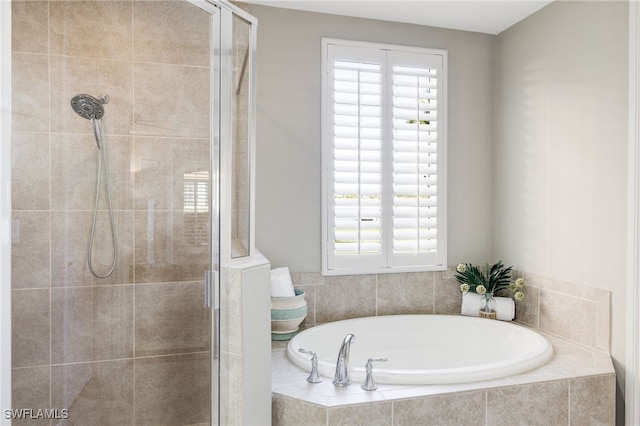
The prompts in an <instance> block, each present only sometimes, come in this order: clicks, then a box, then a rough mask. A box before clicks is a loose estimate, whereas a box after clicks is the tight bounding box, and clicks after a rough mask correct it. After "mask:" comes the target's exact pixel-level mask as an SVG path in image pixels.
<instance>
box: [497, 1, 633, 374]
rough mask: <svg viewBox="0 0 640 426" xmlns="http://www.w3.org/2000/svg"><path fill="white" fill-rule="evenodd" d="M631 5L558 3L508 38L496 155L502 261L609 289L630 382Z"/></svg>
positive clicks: (500, 72) (615, 346)
mask: <svg viewBox="0 0 640 426" xmlns="http://www.w3.org/2000/svg"><path fill="white" fill-rule="evenodd" d="M628 8H629V6H628V3H627V2H624V1H620V2H618V1H609V2H591V1H588V2H564V1H560V2H559V1H556V2H553V3H551V4H550V5H549V6H547V7H545V8H543V9H541V10H540V11H539V12H537V13H536V14H534V15H532V16H531V17H529V18H528V19H526V20H524V21H522V22H520V23H519V24H517V25H515V26H513V27H511V28H510V29H508V30H506V31H504V32H502V33H501V34H499V35H498V48H497V52H498V61H497V67H496V70H497V84H496V88H497V92H496V118H497V121H496V122H497V125H496V144H495V148H494V150H495V153H496V156H495V158H496V164H495V166H496V167H495V180H494V193H495V200H496V203H495V224H494V229H495V233H494V238H495V254H496V255H497V256H498V257H500V256H503V257H505V258H508V259H509V261H510V262H512V263H513V264H514V265H515V266H516V268H517V269H520V270H524V271H528V272H533V273H536V274H540V275H542V276H547V277H553V278H556V279H559V280H565V281H570V282H576V283H581V284H585V285H588V286H592V287H598V288H603V289H606V290H609V291H611V293H612V300H611V305H612V318H611V320H612V330H611V335H612V342H611V347H612V350H611V352H612V356H613V358H614V363H615V364H616V369H617V373H618V380H619V386H622V387H624V385H623V383H624V375H623V372H624V357H625V319H626V315H625V303H626V299H625V291H626V287H625V285H626V282H625V280H626V277H625V268H626V261H625V259H626V212H627V210H626V209H627V200H626V196H627V192H626V188H627V183H626V182H627V97H628V76H627V75H628V74H627V73H628V19H629V18H628V16H629V14H628ZM579 320H580V319H579V318H576V321H579Z"/></svg>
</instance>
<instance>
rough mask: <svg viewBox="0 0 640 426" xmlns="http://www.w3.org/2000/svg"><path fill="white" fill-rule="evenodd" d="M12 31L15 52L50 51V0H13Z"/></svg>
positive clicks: (12, 46) (12, 47)
mask: <svg viewBox="0 0 640 426" xmlns="http://www.w3.org/2000/svg"><path fill="white" fill-rule="evenodd" d="M11 32H12V33H13V34H19V37H12V38H11V50H12V51H13V52H28V53H45V54H46V53H49V2H48V1H13V2H11Z"/></svg>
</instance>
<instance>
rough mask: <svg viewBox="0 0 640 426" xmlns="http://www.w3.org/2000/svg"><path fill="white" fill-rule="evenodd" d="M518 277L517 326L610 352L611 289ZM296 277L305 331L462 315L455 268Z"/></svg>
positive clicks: (527, 276)
mask: <svg viewBox="0 0 640 426" xmlns="http://www.w3.org/2000/svg"><path fill="white" fill-rule="evenodd" d="M519 276H522V277H524V278H525V280H526V288H525V294H526V297H525V299H524V300H523V301H521V302H516V318H515V321H516V322H518V323H521V324H525V325H528V326H531V327H534V328H539V329H540V330H541V331H544V332H546V333H549V334H551V335H554V336H559V337H562V338H566V339H568V340H570V341H572V342H575V343H579V344H581V345H584V346H587V347H590V348H595V349H598V350H603V351H608V350H609V349H610V332H609V330H610V323H609V321H610V320H609V317H610V315H609V312H610V309H611V307H610V293H609V292H608V291H606V290H602V289H598V288H594V287H587V286H583V285H579V284H576V283H569V282H564V281H559V280H554V279H550V278H545V277H541V276H538V275H536V274H530V273H523V272H521V271H515V272H514V277H519ZM291 278H292V281H293V284H294V286H296V287H299V288H301V289H303V290H304V291H305V294H306V300H307V306H308V311H309V312H308V315H307V318H305V321H304V322H303V324H302V326H303V327H312V326H314V325H318V324H323V323H327V322H332V321H338V320H341V319H349V318H358V317H364V316H371V315H397V314H431V313H433V314H440V315H459V314H460V308H461V303H462V297H461V293H460V289H459V284H458V282H457V281H456V279H455V272H454V267H451V268H449V269H448V270H446V271H438V272H419V273H404V274H380V275H357V276H332V277H323V276H322V275H320V274H319V273H315V272H310V273H293V274H292V277H291ZM572 318H580V319H581V320H580V321H574V320H571V319H572Z"/></svg>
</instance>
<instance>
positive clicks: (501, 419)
mask: <svg viewBox="0 0 640 426" xmlns="http://www.w3.org/2000/svg"><path fill="white" fill-rule="evenodd" d="M454 276H455V272H454V269H453V268H449V269H448V270H447V271H443V272H429V273H411V274H390V275H386V274H385V275H377V276H376V275H369V276H360V277H359V278H358V279H357V280H354V279H353V277H322V276H321V275H320V274H319V273H293V274H292V280H293V283H294V285H295V286H296V287H298V288H301V289H303V290H304V291H305V293H306V295H307V297H306V300H307V305H308V308H309V314H308V316H307V318H306V319H305V322H303V328H306V327H312V326H314V325H317V324H322V323H324V322H329V321H334V320H337V319H347V318H357V317H362V316H368V315H388V314H407V313H409V314H411V313H415V314H418V313H435V314H449V315H458V314H459V313H460V306H461V295H460V290H459V286H458V283H457V281H456V280H455V277H454ZM514 276H515V277H519V276H522V277H524V278H525V280H526V285H527V287H526V289H525V290H526V298H525V300H524V301H521V302H516V322H519V323H521V324H523V325H525V326H530V327H532V328H534V329H538V331H540V332H541V333H543V334H545V335H546V336H547V338H548V339H550V340H551V341H552V344H553V345H554V358H553V359H552V361H550V362H549V363H548V364H546V365H545V366H543V367H540V368H538V369H535V370H533V371H532V372H527V373H523V374H521V375H517V376H513V377H508V378H505V379H499V380H495V381H489V382H479V383H470V384H461V385H447V386H444V388H443V387H440V386H415V387H407V386H404V387H402V386H381V388H379V389H378V391H377V392H369V393H366V392H359V389H349V390H347V391H345V390H342V389H340V392H338V391H336V390H335V389H334V387H333V386H332V385H330V380H327V381H328V383H329V384H324V383H321V384H320V385H308V384H305V383H304V378H305V377H306V375H307V374H308V372H306V371H302V370H301V369H299V368H297V367H294V366H292V365H291V364H290V362H289V361H288V360H287V359H286V356H284V354H283V353H282V352H280V351H283V350H284V347H285V345H277V344H275V345H274V352H273V358H274V367H273V369H274V373H273V382H274V397H273V424H274V425H298V424H307V425H327V424H329V425H333V424H343V423H349V422H353V423H354V424H355V423H358V424H360V423H359V422H360V418H363V417H362V416H367V415H369V413H371V412H372V411H371V410H372V409H375V410H377V411H376V412H377V413H378V415H377V416H376V417H375V420H376V422H378V423H375V424H385V425H401V424H415V419H416V418H420V419H421V421H424V422H425V424H452V425H454V424H456V425H457V424H492V425H493V424H496V425H499V424H504V425H513V424H566V425H583V424H613V423H614V419H615V386H616V379H615V373H614V370H613V366H612V362H611V358H610V356H609V348H610V343H609V342H610V332H609V330H610V328H609V327H610V324H609V312H610V309H611V307H610V293H609V292H608V291H605V290H601V289H598V288H593V287H586V286H582V285H580V284H576V283H568V282H563V281H560V280H555V279H550V278H546V277H541V276H538V275H536V274H530V273H525V272H521V271H515V274H514ZM344 295H346V297H343V296H344ZM332 298H339V300H340V303H331V300H332ZM575 318H580V321H576V320H575ZM295 371H299V375H300V377H299V378H298V379H295V378H294V377H297V376H296V373H295ZM314 386H315V387H314ZM351 388H353V386H351ZM338 394H340V395H338ZM469 398H471V400H475V399H477V401H475V403H470V402H469ZM390 400H391V402H389V401H390ZM378 404H380V406H379V407H378V406H377V405H378ZM389 406H390V408H389ZM470 406H473V407H477V409H473V410H470V409H469V407H470ZM373 407H375V408H373ZM514 407H515V408H514ZM387 410H390V412H391V413H392V419H391V420H389V419H388V417H387V415H386V414H385V413H387ZM532 419H535V420H532Z"/></svg>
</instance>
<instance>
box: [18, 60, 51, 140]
mask: <svg viewBox="0 0 640 426" xmlns="http://www.w3.org/2000/svg"><path fill="white" fill-rule="evenodd" d="M48 93H49V57H48V56H46V55H37V54H31V53H13V54H12V55H11V130H13V131H14V132H15V131H26V132H48V131H49V99H48V97H49V96H48Z"/></svg>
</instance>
